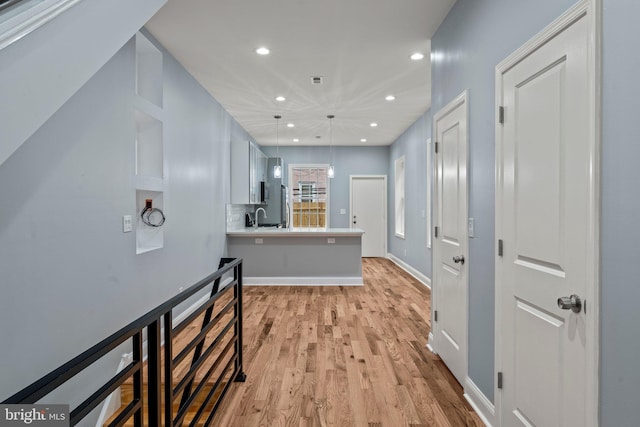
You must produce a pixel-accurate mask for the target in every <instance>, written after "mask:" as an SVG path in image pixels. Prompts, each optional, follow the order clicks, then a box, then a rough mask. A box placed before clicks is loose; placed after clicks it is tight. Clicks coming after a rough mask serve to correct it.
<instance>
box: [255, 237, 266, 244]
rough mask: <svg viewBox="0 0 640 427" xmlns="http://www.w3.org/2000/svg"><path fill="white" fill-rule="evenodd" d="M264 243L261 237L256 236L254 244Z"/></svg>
mask: <svg viewBox="0 0 640 427" xmlns="http://www.w3.org/2000/svg"><path fill="white" fill-rule="evenodd" d="M263 243H264V240H262V239H261V238H259V237H258V238H256V245H261V244H263Z"/></svg>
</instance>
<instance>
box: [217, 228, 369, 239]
mask: <svg viewBox="0 0 640 427" xmlns="http://www.w3.org/2000/svg"><path fill="white" fill-rule="evenodd" d="M363 234H364V230H361V229H359V228H269V227H258V228H257V229H254V228H244V229H239V230H229V231H227V236H235V237H296V236H307V237H308V236H318V237H321V236H362V235H363Z"/></svg>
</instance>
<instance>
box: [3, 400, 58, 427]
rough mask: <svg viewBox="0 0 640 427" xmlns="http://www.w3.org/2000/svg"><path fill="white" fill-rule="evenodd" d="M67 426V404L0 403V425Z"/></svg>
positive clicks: (11, 426)
mask: <svg viewBox="0 0 640 427" xmlns="http://www.w3.org/2000/svg"><path fill="white" fill-rule="evenodd" d="M15 426H40V427H62V426H65V427H68V426H69V405H0V427H15Z"/></svg>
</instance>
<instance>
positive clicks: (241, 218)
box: [227, 205, 255, 231]
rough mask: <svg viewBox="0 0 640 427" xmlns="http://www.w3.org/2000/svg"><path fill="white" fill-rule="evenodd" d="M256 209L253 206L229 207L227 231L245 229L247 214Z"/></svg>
mask: <svg viewBox="0 0 640 427" xmlns="http://www.w3.org/2000/svg"><path fill="white" fill-rule="evenodd" d="M254 209H255V206H252V205H227V231H233V230H242V229H244V228H245V225H244V223H245V214H246V213H247V212H253V211H254Z"/></svg>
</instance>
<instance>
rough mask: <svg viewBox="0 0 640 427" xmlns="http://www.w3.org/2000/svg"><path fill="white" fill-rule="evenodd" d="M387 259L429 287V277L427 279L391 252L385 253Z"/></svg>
mask: <svg viewBox="0 0 640 427" xmlns="http://www.w3.org/2000/svg"><path fill="white" fill-rule="evenodd" d="M387 259H389V260H391V261H392V262H393V263H394V264H395V265H397V266H398V267H400V268H401V269H403V270H404V271H406V272H407V273H409V274H410V275H411V276H413V278H414V279H416V280H417V281H419V282H420V283H422V284H423V285H425V286H426V287H427V288H429V289H431V279H429V278H428V277H427V276H426V275H424V274H422V273H421V272H419V271H418V270H416V269H415V268H413V267H411V266H410V265H409V264H407V263H406V262H404V261H402V260H401V259H400V258H398V257H397V256H395V255H394V254H392V253H391V252H389V253H387Z"/></svg>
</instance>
